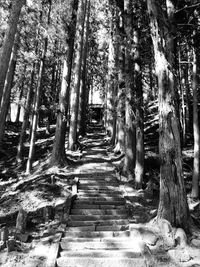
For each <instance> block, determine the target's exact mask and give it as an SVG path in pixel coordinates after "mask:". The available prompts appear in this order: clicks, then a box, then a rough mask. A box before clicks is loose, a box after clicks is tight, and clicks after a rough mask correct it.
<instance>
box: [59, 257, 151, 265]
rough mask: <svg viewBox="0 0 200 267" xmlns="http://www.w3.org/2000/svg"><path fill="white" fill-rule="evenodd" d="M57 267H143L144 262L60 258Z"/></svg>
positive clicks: (134, 260) (123, 259)
mask: <svg viewBox="0 0 200 267" xmlns="http://www.w3.org/2000/svg"><path fill="white" fill-rule="evenodd" d="M57 266H58V267H88V266H89V267H102V266H105V267H113V266H114V267H133V266H137V267H145V266H147V265H146V260H145V259H142V258H136V259H134V258H132V259H127V258H103V257H102V258H91V257H80V258H79V257H71V258H68V257H61V258H59V259H58V260H57Z"/></svg>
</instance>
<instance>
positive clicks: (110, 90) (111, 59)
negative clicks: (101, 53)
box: [106, 2, 118, 145]
mask: <svg viewBox="0 0 200 267" xmlns="http://www.w3.org/2000/svg"><path fill="white" fill-rule="evenodd" d="M110 16H111V19H110V40H109V54H108V78H107V88H106V94H107V98H106V99H107V103H106V107H107V108H106V115H107V116H106V117H107V121H106V131H107V134H108V135H109V136H110V137H111V145H114V144H115V134H116V111H115V102H116V93H117V92H116V87H117V71H116V67H117V57H118V55H117V50H118V43H117V42H116V38H117V36H116V34H117V32H116V27H117V25H116V23H117V18H116V16H117V14H116V5H115V4H113V3H112V2H111V3H110Z"/></svg>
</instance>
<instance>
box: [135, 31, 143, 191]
mask: <svg viewBox="0 0 200 267" xmlns="http://www.w3.org/2000/svg"><path fill="white" fill-rule="evenodd" d="M136 27H137V26H136ZM134 46H135V53H134V72H135V73H134V74H135V78H134V84H135V92H136V100H135V102H136V112H135V127H136V157H135V186H136V188H137V189H140V188H142V183H143V178H144V177H143V176H144V114H143V90H142V74H141V65H140V48H139V29H138V28H136V29H135V31H134Z"/></svg>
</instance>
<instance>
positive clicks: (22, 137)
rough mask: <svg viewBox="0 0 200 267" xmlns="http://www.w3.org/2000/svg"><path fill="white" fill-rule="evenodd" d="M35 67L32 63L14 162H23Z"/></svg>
mask: <svg viewBox="0 0 200 267" xmlns="http://www.w3.org/2000/svg"><path fill="white" fill-rule="evenodd" d="M35 67H36V63H35V62H34V63H33V67H32V71H31V81H30V85H29V88H28V93H27V96H26V105H25V109H24V116H23V121H22V129H21V133H20V138H19V144H18V147H17V157H16V160H17V162H21V161H22V160H23V146H24V142H25V138H26V129H27V127H28V123H29V116H30V112H31V103H32V98H33V84H34V76H35Z"/></svg>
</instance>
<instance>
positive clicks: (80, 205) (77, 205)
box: [73, 202, 125, 210]
mask: <svg viewBox="0 0 200 267" xmlns="http://www.w3.org/2000/svg"><path fill="white" fill-rule="evenodd" d="M73 208H74V209H100V210H101V209H102V210H108V209H121V210H124V209H125V207H124V205H97V204H96V205H95V204H83V203H80V202H79V203H76V202H75V203H74V204H73Z"/></svg>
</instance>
